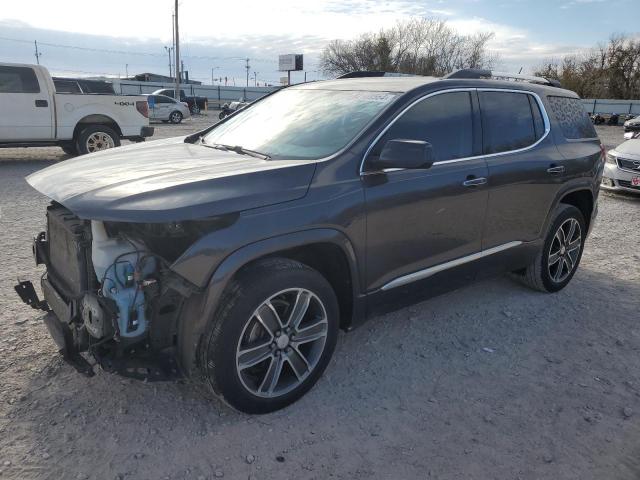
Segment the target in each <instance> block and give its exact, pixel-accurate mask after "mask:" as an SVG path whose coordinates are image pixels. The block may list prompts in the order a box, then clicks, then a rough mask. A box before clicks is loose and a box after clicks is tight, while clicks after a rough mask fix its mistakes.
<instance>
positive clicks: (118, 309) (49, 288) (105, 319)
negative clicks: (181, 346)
mask: <svg viewBox="0 0 640 480" xmlns="http://www.w3.org/2000/svg"><path fill="white" fill-rule="evenodd" d="M207 223H208V222H202V224H200V223H198V222H193V224H188V225H182V224H178V223H173V224H130V223H116V222H101V221H88V220H81V219H79V218H78V217H77V216H75V215H74V214H73V213H71V212H70V211H69V210H67V209H66V208H64V207H63V206H62V205H59V204H56V203H53V204H52V205H50V206H49V207H48V208H47V231H46V232H41V233H40V234H39V235H38V236H37V237H36V239H35V240H34V256H35V260H36V263H37V264H45V265H46V267H47V271H46V272H45V273H44V274H43V276H42V279H41V285H42V291H43V293H44V296H45V301H41V300H39V299H38V298H37V294H36V293H35V289H34V288H33V285H31V283H30V282H20V284H19V285H17V286H16V291H17V292H18V293H19V294H20V296H21V297H22V298H23V300H24V301H25V302H26V303H28V304H30V305H31V306H32V307H34V308H41V309H43V310H46V311H52V312H53V313H54V314H55V315H48V316H47V317H46V318H45V323H46V325H47V328H48V329H49V331H50V333H51V335H52V337H53V338H54V340H55V342H56V344H57V345H58V347H59V348H60V351H61V353H63V355H64V356H65V358H66V359H68V360H70V361H71V362H72V363H73V364H74V366H76V368H77V369H78V370H80V371H84V372H85V373H88V374H91V372H92V368H93V364H92V363H89V362H88V361H87V359H86V358H85V357H87V356H86V355H85V356H81V355H80V353H81V352H87V353H88V354H89V355H88V357H89V360H91V359H93V360H95V362H96V363H98V364H100V365H101V366H102V367H104V368H105V369H108V370H113V371H118V373H121V374H124V375H128V376H132V377H137V378H147V379H150V380H152V379H164V378H166V377H168V376H172V375H175V374H176V373H177V365H176V364H175V360H174V354H173V350H174V349H175V346H176V335H177V321H178V316H179V314H180V310H181V307H182V304H183V302H184V300H185V299H186V298H188V297H189V296H190V295H191V294H192V293H193V292H195V291H196V290H197V288H196V287H194V286H193V285H191V284H189V283H188V282H187V281H185V280H184V279H182V278H181V277H179V276H178V275H176V274H175V273H174V272H172V271H171V270H170V269H169V266H170V262H171V261H172V260H175V258H176V257H177V256H178V255H179V254H180V253H181V252H182V251H184V250H185V249H186V248H187V247H188V246H189V245H190V244H191V243H192V242H193V238H194V237H197V236H198V235H200V234H202V232H203V231H204V230H206V229H207V228H208V227H210V225H208V224H207ZM151 247H153V248H154V249H153V250H152V249H151ZM156 249H158V250H156ZM158 251H160V252H162V254H160V253H156V252H158ZM165 255H166V257H165ZM56 317H57V318H56Z"/></svg>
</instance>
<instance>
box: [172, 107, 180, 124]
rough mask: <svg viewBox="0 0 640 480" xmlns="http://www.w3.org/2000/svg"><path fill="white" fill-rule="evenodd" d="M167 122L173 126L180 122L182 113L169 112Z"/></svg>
mask: <svg viewBox="0 0 640 480" xmlns="http://www.w3.org/2000/svg"><path fill="white" fill-rule="evenodd" d="M169 121H170V122H171V123H173V124H174V125H177V124H178V123H180V122H182V113H180V112H178V111H177V110H176V111H175V112H171V115H169Z"/></svg>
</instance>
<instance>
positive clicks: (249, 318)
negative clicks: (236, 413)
mask: <svg viewBox="0 0 640 480" xmlns="http://www.w3.org/2000/svg"><path fill="white" fill-rule="evenodd" d="M338 328H339V309H338V302H337V299H336V295H335V293H334V291H333V289H332V288H331V285H330V284H329V283H328V282H327V280H326V279H325V278H324V277H323V276H322V275H321V274H320V273H318V272H317V271H316V270H313V269H312V268H309V267H308V266H306V265H303V264H301V263H299V262H296V261H293V260H289V259H284V258H271V259H266V260H264V261H260V262H259V263H256V264H255V265H252V266H250V267H248V268H247V269H245V270H244V271H242V272H241V273H240V274H238V275H237V277H236V278H235V279H234V280H233V281H232V283H231V284H230V285H229V287H228V288H227V289H226V291H225V293H224V294H223V297H222V299H221V301H220V308H219V309H218V311H217V312H216V314H215V317H214V318H212V319H210V320H209V325H208V327H207V333H206V334H205V335H204V337H203V341H202V343H201V348H200V362H199V363H200V368H201V371H202V374H203V376H204V378H205V379H206V381H207V383H208V384H209V386H210V387H211V389H212V390H213V391H214V392H215V393H216V394H217V395H219V396H221V397H222V398H223V399H224V400H225V401H226V402H227V403H228V404H229V405H230V406H232V407H233V408H235V409H237V410H240V411H242V412H245V413H268V412H272V411H274V410H278V409H280V408H283V407H286V406H287V405H289V404H291V403H293V402H295V401H296V400H298V399H299V398H300V397H302V396H303V395H304V394H305V393H306V392H307V391H309V389H311V387H312V386H313V385H314V384H315V383H316V381H317V380H318V379H319V378H320V376H321V375H322V372H323V371H324V369H325V368H326V366H327V365H328V363H329V360H330V359H331V355H332V354H333V351H334V349H335V345H336V340H337V336H338Z"/></svg>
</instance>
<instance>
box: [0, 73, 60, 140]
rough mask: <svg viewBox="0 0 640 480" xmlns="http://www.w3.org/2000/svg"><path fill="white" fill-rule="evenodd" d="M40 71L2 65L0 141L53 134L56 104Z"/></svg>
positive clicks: (51, 135)
mask: <svg viewBox="0 0 640 480" xmlns="http://www.w3.org/2000/svg"><path fill="white" fill-rule="evenodd" d="M39 75H40V76H41V75H42V74H41V73H40V72H37V71H36V70H34V69H33V68H31V67H28V66H13V65H0V105H2V111H0V141H2V142H14V141H34V140H35V141H37V140H51V139H52V138H53V105H51V99H50V94H49V92H48V90H47V87H46V85H47V84H46V82H45V79H44V78H38V76H39Z"/></svg>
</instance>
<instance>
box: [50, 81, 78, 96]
mask: <svg viewBox="0 0 640 480" xmlns="http://www.w3.org/2000/svg"><path fill="white" fill-rule="evenodd" d="M53 84H54V85H55V87H56V93H82V91H81V90H80V86H79V85H78V82H76V81H75V80H59V79H56V78H54V79H53Z"/></svg>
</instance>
